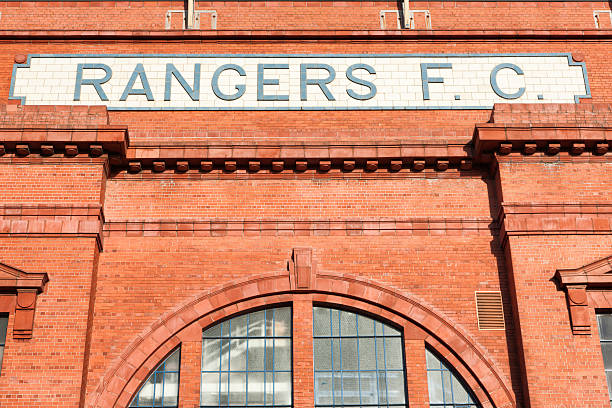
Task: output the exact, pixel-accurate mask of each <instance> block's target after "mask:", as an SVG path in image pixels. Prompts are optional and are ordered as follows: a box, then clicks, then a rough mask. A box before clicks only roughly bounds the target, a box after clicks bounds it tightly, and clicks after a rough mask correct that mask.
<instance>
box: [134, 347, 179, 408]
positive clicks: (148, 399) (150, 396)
mask: <svg viewBox="0 0 612 408" xmlns="http://www.w3.org/2000/svg"><path fill="white" fill-rule="evenodd" d="M180 357H181V349H180V347H179V348H177V349H176V350H174V351H173V352H172V353H170V355H169V356H168V357H166V358H165V359H164V360H163V361H162V362H161V363H160V364H159V365H158V366H157V367H156V368H155V370H154V371H153V372H152V373H151V375H150V376H149V377H148V378H147V380H146V381H145V382H144V384H143V385H142V386H141V387H140V389H139V390H138V392H137V393H136V395H135V396H134V398H133V399H132V402H131V403H130V408H132V407H138V408H140V407H143V408H157V407H161V408H175V407H178V391H179V381H180V367H181V365H180V364H181V363H180V360H181V359H180ZM168 362H171V364H172V369H167V367H168V365H167V363H168ZM173 374H176V376H175V375H173ZM158 378H161V384H160V385H159V386H160V387H161V392H159V393H158V392H157V387H158ZM149 384H152V390H151V392H149V389H150V388H151V387H148V385H149ZM166 385H168V388H166ZM172 388H174V389H172ZM158 395H159V398H158V397H157V396H158Z"/></svg>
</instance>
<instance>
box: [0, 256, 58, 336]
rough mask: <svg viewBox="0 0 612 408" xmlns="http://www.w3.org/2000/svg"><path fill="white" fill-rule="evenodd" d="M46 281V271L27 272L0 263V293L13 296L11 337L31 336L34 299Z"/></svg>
mask: <svg viewBox="0 0 612 408" xmlns="http://www.w3.org/2000/svg"><path fill="white" fill-rule="evenodd" d="M48 281H49V277H48V276H47V274H46V273H28V272H24V271H22V270H20V269H16V268H13V267H12V266H9V265H5V264H3V263H0V294H2V295H9V296H14V297H15V302H14V304H15V319H14V326H13V338H15V339H30V338H32V331H33V328H34V314H35V312H36V299H37V297H38V294H39V293H42V291H43V290H44V288H45V284H46V283H47V282H48ZM11 303H12V302H11ZM2 311H4V310H0V312H2ZM6 312H10V310H6Z"/></svg>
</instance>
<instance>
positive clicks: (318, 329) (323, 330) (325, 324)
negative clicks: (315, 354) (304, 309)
mask: <svg viewBox="0 0 612 408" xmlns="http://www.w3.org/2000/svg"><path fill="white" fill-rule="evenodd" d="M329 313H330V310H329V309H326V308H323V307H315V308H314V309H313V316H314V317H313V322H312V324H313V329H314V335H315V337H317V336H331V325H330V324H331V322H330V320H329V319H330V318H329Z"/></svg>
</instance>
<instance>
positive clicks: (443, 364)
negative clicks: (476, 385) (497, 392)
mask: <svg viewBox="0 0 612 408" xmlns="http://www.w3.org/2000/svg"><path fill="white" fill-rule="evenodd" d="M427 353H431V354H432V355H433V357H434V358H436V359H437V360H438V361H439V362H440V368H429V367H428V366H427ZM425 359H426V361H425V372H426V373H427V388H428V391H429V392H428V401H429V407H430V408H481V407H482V404H481V403H480V401H479V400H478V398H476V396H475V395H474V391H473V390H472V388H471V387H470V386H469V385H468V384H467V382H466V381H465V380H464V379H463V377H462V376H461V375H460V374H459V373H458V372H457V369H456V368H455V367H454V366H453V365H452V364H450V363H449V362H448V361H447V360H446V359H445V358H444V357H442V356H441V355H440V353H438V352H437V351H436V350H435V349H433V348H432V347H431V346H429V345H426V346H425ZM430 372H439V373H440V378H441V384H442V398H443V402H433V403H432V402H431V391H430V390H429V387H430V384H429V373H430ZM444 372H448V373H449V376H450V384H451V401H450V402H446V393H445V390H444ZM453 379H455V380H456V381H457V382H458V383H459V384H460V385H461V386H462V387H463V389H464V390H465V392H466V393H467V395H468V397H469V399H471V400H472V402H467V403H463V402H455V390H454V387H453Z"/></svg>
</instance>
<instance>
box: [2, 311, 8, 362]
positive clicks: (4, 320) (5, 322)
mask: <svg viewBox="0 0 612 408" xmlns="http://www.w3.org/2000/svg"><path fill="white" fill-rule="evenodd" d="M7 327H8V315H6V314H0V373H1V372H2V359H3V357H4V345H5V344H6V329H7Z"/></svg>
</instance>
